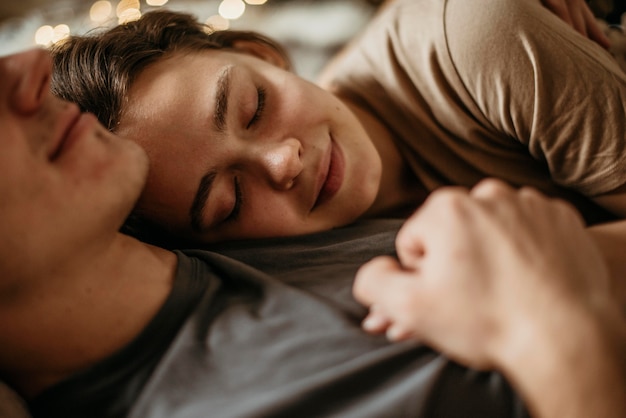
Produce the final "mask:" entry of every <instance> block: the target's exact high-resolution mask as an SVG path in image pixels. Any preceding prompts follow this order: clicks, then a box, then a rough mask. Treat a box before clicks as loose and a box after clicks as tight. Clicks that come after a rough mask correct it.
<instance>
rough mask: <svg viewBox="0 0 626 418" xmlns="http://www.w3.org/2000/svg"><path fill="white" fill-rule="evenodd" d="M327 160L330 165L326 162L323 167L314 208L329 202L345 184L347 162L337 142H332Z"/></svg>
mask: <svg viewBox="0 0 626 418" xmlns="http://www.w3.org/2000/svg"><path fill="white" fill-rule="evenodd" d="M325 159H327V160H328V163H326V162H324V163H323V165H322V166H323V167H325V170H324V171H323V173H322V182H321V183H320V185H319V186H318V188H317V189H316V190H318V192H317V198H316V199H315V203H314V204H313V208H312V209H315V208H316V207H318V206H320V205H323V204H324V203H325V202H328V201H329V200H330V199H331V198H332V197H333V196H334V195H335V194H336V193H337V191H339V189H340V188H341V184H342V183H343V176H344V171H345V161H344V157H343V153H342V152H341V149H340V148H339V147H338V146H337V144H335V141H333V140H332V138H331V141H330V149H329V151H328V154H327V156H326V157H325Z"/></svg>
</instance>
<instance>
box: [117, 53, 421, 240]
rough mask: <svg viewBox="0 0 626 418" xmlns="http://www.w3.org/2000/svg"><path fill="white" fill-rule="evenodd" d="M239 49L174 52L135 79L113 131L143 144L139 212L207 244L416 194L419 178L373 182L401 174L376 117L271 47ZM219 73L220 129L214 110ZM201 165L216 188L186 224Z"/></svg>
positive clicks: (284, 230) (356, 213)
mask: <svg viewBox="0 0 626 418" xmlns="http://www.w3.org/2000/svg"><path fill="white" fill-rule="evenodd" d="M246 48H247V49H245V50H243V51H238V52H234V51H223V50H220V51H202V52H188V53H185V52H183V53H177V54H175V55H173V56H171V57H169V58H168V59H165V60H162V61H160V62H157V63H156V64H154V65H151V66H150V67H149V68H148V69H146V70H145V71H143V72H142V73H141V74H140V75H139V77H138V78H137V79H136V81H135V83H134V84H133V86H132V88H131V91H130V95H129V100H128V105H127V108H126V109H125V112H124V114H123V115H122V118H121V122H120V125H119V128H118V129H117V133H119V134H120V135H123V136H125V137H127V138H130V139H132V140H134V141H136V142H137V143H139V144H140V145H141V146H142V147H143V148H144V149H145V150H146V152H147V154H148V155H149V157H150V161H151V165H152V166H153V167H155V169H154V170H151V171H150V174H149V177H148V182H147V185H146V188H145V190H144V192H143V194H142V197H141V199H140V200H139V203H138V209H139V211H140V212H141V213H143V214H144V216H148V217H149V218H151V219H154V220H155V221H156V222H158V223H159V224H163V225H168V226H169V227H170V228H171V229H173V230H174V231H176V232H177V233H179V234H180V233H182V234H183V235H185V236H192V237H195V238H196V239H198V240H202V241H204V242H207V241H209V242H211V241H218V240H232V239H238V238H258V237H268V236H281V235H293V234H304V233H309V232H316V231H321V230H326V229H331V228H334V227H337V226H342V225H345V224H348V223H351V222H353V221H354V220H355V219H357V218H359V217H361V216H363V215H364V214H365V213H366V212H368V211H374V212H377V211H380V210H382V209H384V208H385V207H388V206H391V205H396V204H397V203H400V202H403V201H413V199H414V195H415V192H414V190H415V189H416V188H415V187H411V192H408V190H407V191H406V192H405V191H403V190H401V191H400V192H398V188H397V187H395V188H393V187H381V184H382V183H388V184H393V183H392V182H394V183H396V182H400V183H402V182H403V180H400V179H401V178H402V177H403V175H404V174H403V169H404V165H403V163H401V161H402V160H401V157H400V156H399V154H398V151H397V150H396V149H395V146H394V145H393V143H392V142H391V138H390V136H389V134H388V133H386V132H385V131H384V130H382V129H381V127H380V126H379V125H377V122H376V121H375V119H373V118H371V117H370V116H369V115H367V114H366V113H365V112H363V111H361V110H359V109H356V108H354V107H351V105H349V104H348V103H346V102H343V101H341V100H340V99H338V98H337V97H336V96H334V95H332V94H330V93H329V92H326V91H324V90H322V89H321V88H319V87H317V86H316V85H314V84H312V83H310V82H308V81H306V80H304V79H302V78H300V77H298V76H296V75H295V74H293V73H291V72H289V71H286V70H285V69H283V68H282V63H281V62H280V61H277V59H278V58H275V57H273V56H272V55H271V51H269V50H268V49H267V48H264V47H263V46H260V45H257V46H254V48H256V49H254V50H251V49H250V48H253V46H252V45H248V46H246ZM173 62H175V63H176V65H172V63H173ZM226 71H228V74H229V76H228V77H229V80H230V82H229V85H230V89H229V90H228V94H227V95H226V97H227V101H228V106H227V112H226V118H225V121H224V123H223V125H224V126H222V127H219V126H218V125H220V124H218V123H216V122H215V120H214V117H213V115H214V114H215V113H216V103H217V102H218V101H219V100H217V97H216V92H218V91H219V88H218V86H219V85H220V84H221V81H220V79H221V78H222V76H223V74H224V73H225V72H226ZM261 89H262V90H261ZM260 92H261V93H260ZM261 96H262V97H261ZM358 116H360V118H359V117H358ZM180 126H184V127H185V129H184V130H183V129H180V128H179V127H180ZM366 128H368V130H367V131H366ZM368 132H370V133H372V132H373V133H376V134H377V135H376V142H375V141H374V140H373V139H372V137H371V136H370V135H369V134H368ZM181 144H184V146H181ZM383 160H384V161H383ZM392 163H395V164H392ZM382 167H393V169H391V168H389V169H387V170H386V171H385V172H384V173H383V168H382ZM209 172H213V173H214V175H213V177H214V179H213V182H212V187H211V189H210V193H209V194H208V196H206V197H203V198H202V199H200V201H202V202H205V205H204V207H203V210H201V211H200V210H196V212H197V215H196V217H195V222H194V220H193V217H192V216H191V215H190V212H191V208H192V206H193V202H194V199H195V196H196V195H197V194H198V188H199V184H200V183H201V179H202V178H203V177H204V176H207V173H209Z"/></svg>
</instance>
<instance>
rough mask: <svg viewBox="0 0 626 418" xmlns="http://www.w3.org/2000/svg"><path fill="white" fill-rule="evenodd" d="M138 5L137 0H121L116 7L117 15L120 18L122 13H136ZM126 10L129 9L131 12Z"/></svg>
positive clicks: (125, 14)
mask: <svg viewBox="0 0 626 418" xmlns="http://www.w3.org/2000/svg"><path fill="white" fill-rule="evenodd" d="M139 7H140V6H139V0H121V1H120V2H119V3H118V4H117V8H116V12H117V17H119V18H120V19H122V15H124V16H127V15H129V14H131V13H136V12H135V10H137V11H138V10H139ZM127 10H131V12H127Z"/></svg>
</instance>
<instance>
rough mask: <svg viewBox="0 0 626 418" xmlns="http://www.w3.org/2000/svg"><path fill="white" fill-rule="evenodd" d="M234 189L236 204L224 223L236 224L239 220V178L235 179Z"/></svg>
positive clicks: (240, 198) (240, 197)
mask: <svg viewBox="0 0 626 418" xmlns="http://www.w3.org/2000/svg"><path fill="white" fill-rule="evenodd" d="M234 189H235V203H234V204H233V209H232V210H231V211H230V213H229V214H228V216H227V217H226V218H225V219H224V221H223V222H224V223H229V222H234V221H236V220H237V219H238V218H239V212H240V211H241V202H242V200H243V199H242V196H241V185H240V184H239V178H238V177H235V180H234Z"/></svg>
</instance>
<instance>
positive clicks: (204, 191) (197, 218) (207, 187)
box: [189, 170, 217, 232]
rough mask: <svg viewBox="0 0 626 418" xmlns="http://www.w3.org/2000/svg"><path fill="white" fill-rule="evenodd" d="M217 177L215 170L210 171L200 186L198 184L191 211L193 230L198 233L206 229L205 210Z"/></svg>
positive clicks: (201, 180) (203, 177)
mask: <svg viewBox="0 0 626 418" xmlns="http://www.w3.org/2000/svg"><path fill="white" fill-rule="evenodd" d="M216 175H217V172H216V171H215V170H209V171H207V172H206V173H205V174H204V176H202V178H201V179H200V184H198V190H196V195H195V196H194V198H193V203H192V204H191V208H190V209H189V216H190V218H191V228H192V229H193V230H194V231H196V232H202V231H203V230H204V229H205V228H206V225H205V223H204V221H203V217H202V214H203V213H204V208H205V207H206V204H207V201H208V199H209V194H210V193H211V187H212V186H213V181H214V180H215V176H216Z"/></svg>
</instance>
